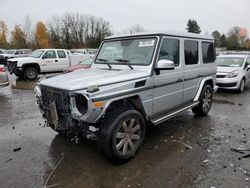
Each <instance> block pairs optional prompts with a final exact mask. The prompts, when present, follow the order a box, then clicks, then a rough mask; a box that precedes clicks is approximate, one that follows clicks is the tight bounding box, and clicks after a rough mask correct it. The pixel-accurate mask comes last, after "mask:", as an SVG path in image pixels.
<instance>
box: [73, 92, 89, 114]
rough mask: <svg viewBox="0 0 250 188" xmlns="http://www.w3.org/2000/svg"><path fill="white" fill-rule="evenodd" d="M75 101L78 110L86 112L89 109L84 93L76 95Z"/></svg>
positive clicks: (82, 112)
mask: <svg viewBox="0 0 250 188" xmlns="http://www.w3.org/2000/svg"><path fill="white" fill-rule="evenodd" d="M75 103H76V108H77V110H78V111H79V112H80V113H81V114H82V115H84V114H86V112H87V110H88V100H87V99H86V97H85V96H84V95H81V94H77V95H76V96H75Z"/></svg>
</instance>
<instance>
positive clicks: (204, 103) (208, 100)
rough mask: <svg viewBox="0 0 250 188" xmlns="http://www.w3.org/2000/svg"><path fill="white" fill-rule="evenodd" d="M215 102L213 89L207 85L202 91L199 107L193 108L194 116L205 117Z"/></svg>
mask: <svg viewBox="0 0 250 188" xmlns="http://www.w3.org/2000/svg"><path fill="white" fill-rule="evenodd" d="M212 101H213V89H212V87H211V86H210V85H205V86H204V87H203V89H202V91H201V95H200V98H199V102H200V103H199V105H198V106H196V107H194V108H192V111H193V113H194V114H196V115H198V116H205V115H207V114H208V113H209V111H210V109H211V106H212Z"/></svg>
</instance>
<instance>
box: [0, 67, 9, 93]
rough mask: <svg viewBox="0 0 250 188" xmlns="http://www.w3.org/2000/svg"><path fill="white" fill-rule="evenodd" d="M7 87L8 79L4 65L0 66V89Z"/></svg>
mask: <svg viewBox="0 0 250 188" xmlns="http://www.w3.org/2000/svg"><path fill="white" fill-rule="evenodd" d="M8 85H9V78H8V74H7V73H6V70H5V68H4V65H0V89H2V88H3V87H6V86H8Z"/></svg>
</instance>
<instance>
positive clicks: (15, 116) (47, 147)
mask: <svg viewBox="0 0 250 188" xmlns="http://www.w3.org/2000/svg"><path fill="white" fill-rule="evenodd" d="M18 84H19V86H20V85H21V86H22V83H18ZM28 85H32V84H28ZM14 88H15V87H14ZM14 88H12V89H11V88H10V87H9V88H5V89H2V90H0V182H1V186H0V187H4V188H5V187H6V188H7V187H44V186H45V184H46V183H47V186H51V185H53V186H56V187H88V188H89V187H90V188H91V187H101V188H103V187H104V188H105V187H107V188H110V187H118V188H119V187H155V188H156V187H185V188H186V187H198V188H199V187H200V188H203V187H209V188H210V187H216V188H219V187H250V180H249V179H250V157H246V158H242V156H244V155H247V154H250V151H244V153H242V152H237V151H235V150H232V148H238V147H241V148H250V123H249V122H250V116H249V114H250V100H249V99H250V86H249V87H248V88H247V89H246V91H245V92H244V93H242V94H238V93H236V92H229V91H219V92H218V93H217V94H216V95H215V96H214V99H215V100H214V103H213V106H212V109H211V112H210V114H209V116H206V117H195V116H194V115H193V114H192V112H191V111H190V110H188V111H186V112H184V113H182V114H180V115H178V116H177V117H175V118H173V119H171V120H169V121H167V122H164V123H163V124H162V125H160V126H157V127H155V128H154V129H150V130H148V131H147V137H146V140H145V143H144V145H143V146H142V148H141V149H140V151H139V153H138V155H137V157H136V158H135V159H133V160H132V161H130V162H129V163H126V164H123V165H115V164H113V163H111V162H110V161H109V160H107V159H106V158H105V157H104V156H103V155H102V154H101V152H99V150H98V148H97V146H96V144H95V142H93V141H80V142H79V143H78V144H76V143H75V142H72V141H70V140H69V139H66V138H63V137H61V136H60V135H58V134H57V133H55V132H54V131H53V130H51V129H50V128H49V127H46V126H44V121H43V119H42V117H41V114H40V112H39V110H38V108H37V105H36V103H35V97H34V94H33V92H32V91H31V90H24V88H22V89H21V88H20V87H19V89H14ZM55 167H56V168H55ZM52 171H53V173H51V172H52Z"/></svg>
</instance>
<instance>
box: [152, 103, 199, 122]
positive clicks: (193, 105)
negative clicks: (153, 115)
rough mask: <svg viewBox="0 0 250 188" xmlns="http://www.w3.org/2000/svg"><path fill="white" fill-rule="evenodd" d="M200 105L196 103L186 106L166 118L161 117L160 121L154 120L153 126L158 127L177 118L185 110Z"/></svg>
mask: <svg viewBox="0 0 250 188" xmlns="http://www.w3.org/2000/svg"><path fill="white" fill-rule="evenodd" d="M198 104H199V102H194V103H192V104H191V105H188V106H185V107H184V108H181V109H178V110H176V111H173V112H170V113H169V114H167V115H165V116H161V117H160V118H158V119H155V120H152V122H153V124H155V125H158V124H160V123H162V122H164V121H166V120H168V119H170V118H172V117H174V116H176V115H177V114H179V113H181V112H183V111H185V110H188V109H189V108H193V107H195V106H197V105H198Z"/></svg>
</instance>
